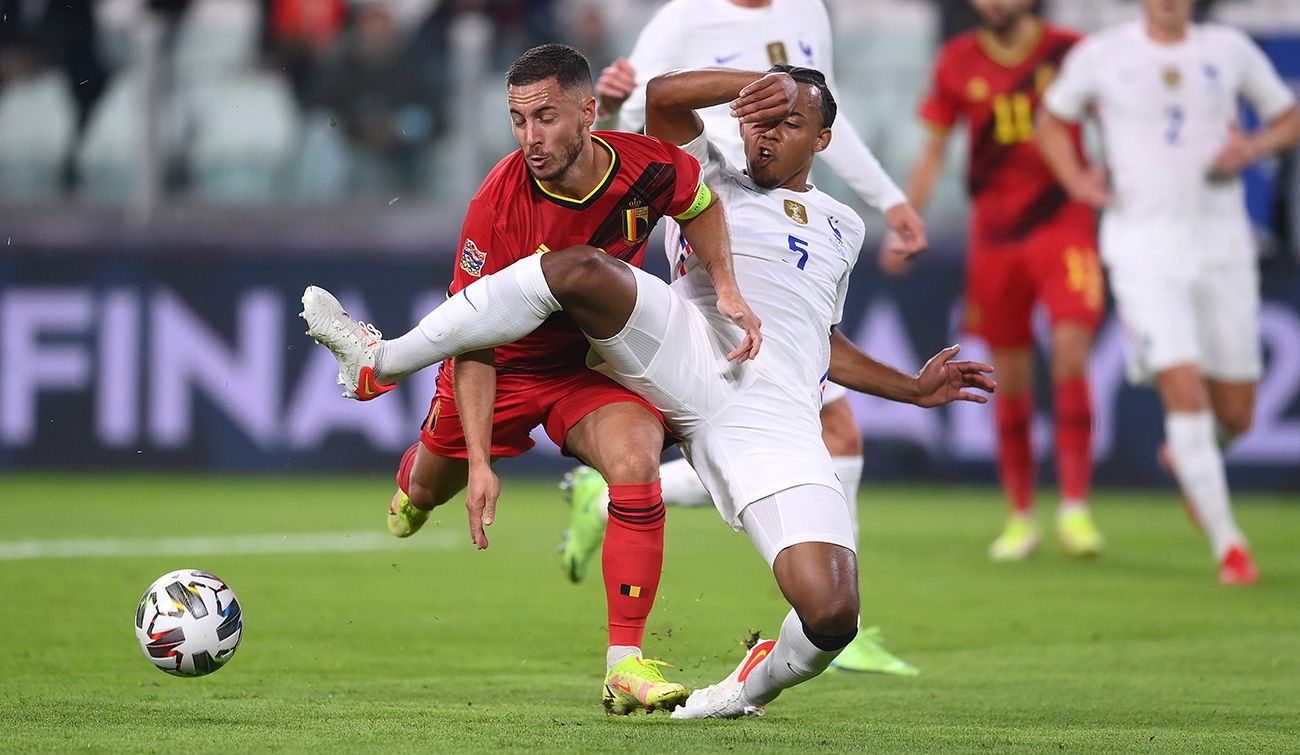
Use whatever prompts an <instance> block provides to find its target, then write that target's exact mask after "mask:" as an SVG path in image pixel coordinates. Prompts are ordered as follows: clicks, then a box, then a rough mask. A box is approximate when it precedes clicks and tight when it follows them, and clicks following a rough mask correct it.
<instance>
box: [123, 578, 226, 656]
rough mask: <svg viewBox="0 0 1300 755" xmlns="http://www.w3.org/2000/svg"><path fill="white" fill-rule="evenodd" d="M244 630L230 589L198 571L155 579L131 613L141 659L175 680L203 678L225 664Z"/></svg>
mask: <svg viewBox="0 0 1300 755" xmlns="http://www.w3.org/2000/svg"><path fill="white" fill-rule="evenodd" d="M243 631H244V615H243V611H242V610H241V609H240V607H239V601H238V600H236V599H235V593H234V591H233V590H231V589H230V586H229V585H227V584H226V583H225V582H223V581H221V580H220V579H219V578H217V577H216V576H215V575H212V574H209V573H207V572H205V571H198V570H196V569H181V570H180V571H174V572H170V573H168V574H164V575H163V576H161V577H159V578H158V579H157V580H155V581H154V583H153V584H152V585H149V589H148V590H145V591H144V597H142V598H140V605H139V607H138V608H136V609H135V636H136V638H137V639H139V640H140V649H141V650H142V651H144V657H145V658H148V659H149V662H150V663H152V664H153V665H155V666H157V667H158V668H160V669H162V670H163V671H166V672H167V673H169V674H174V675H176V676H204V675H205V674H211V673H212V672H213V671H216V670H217V669H219V668H221V667H222V666H224V665H226V663H227V662H228V661H229V660H230V658H231V656H233V655H234V654H235V649H236V648H238V647H239V637H240V635H242V634H243Z"/></svg>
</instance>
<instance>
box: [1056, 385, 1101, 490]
mask: <svg viewBox="0 0 1300 755" xmlns="http://www.w3.org/2000/svg"><path fill="white" fill-rule="evenodd" d="M1056 473H1057V476H1058V477H1060V481H1061V497H1062V498H1063V499H1065V500H1067V501H1085V500H1087V498H1088V489H1089V487H1090V484H1091V482H1092V401H1091V399H1090V398H1089V397H1088V380H1087V378H1075V379H1073V380H1066V381H1063V382H1060V383H1057V384H1056Z"/></svg>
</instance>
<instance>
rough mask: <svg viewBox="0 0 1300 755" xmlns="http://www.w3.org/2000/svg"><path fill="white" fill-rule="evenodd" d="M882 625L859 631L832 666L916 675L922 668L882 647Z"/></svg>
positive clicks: (899, 674)
mask: <svg viewBox="0 0 1300 755" xmlns="http://www.w3.org/2000/svg"><path fill="white" fill-rule="evenodd" d="M883 642H884V640H883V639H881V637H880V627H868V628H867V629H863V630H861V631H860V632H858V636H857V637H855V638H853V642H850V643H849V645H848V647H846V648H844V650H843V652H841V653H840V654H839V655H838V656H836V657H835V660H833V661H831V666H832V667H834V668H837V669H840V670H841V671H863V672H870V673H874V674H892V675H894V676H916V675H918V674H920V673H921V670H920V669H918V668H917V667H916V666H913V665H912V664H910V663H908V662H907V661H905V660H903V659H902V658H899V657H898V656H896V655H894V654H892V653H890V652H889V651H888V650H885V648H884V647H882V643H883Z"/></svg>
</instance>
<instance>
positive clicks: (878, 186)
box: [808, 2, 907, 212]
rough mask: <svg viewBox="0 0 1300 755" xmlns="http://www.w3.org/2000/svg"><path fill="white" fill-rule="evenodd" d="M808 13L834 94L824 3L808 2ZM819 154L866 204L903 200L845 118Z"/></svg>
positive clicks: (882, 204)
mask: <svg viewBox="0 0 1300 755" xmlns="http://www.w3.org/2000/svg"><path fill="white" fill-rule="evenodd" d="M808 17H809V19H810V21H811V23H810V24H809V26H810V28H811V34H812V35H813V36H814V39H815V41H814V43H813V44H814V46H815V48H816V49H819V50H826V51H827V54H826V55H825V60H824V62H823V64H822V68H821V72H822V73H823V74H825V75H826V85H827V86H829V87H830V90H831V94H832V95H836V96H838V95H839V94H840V90H839V87H838V86H836V84H835V71H834V63H833V61H834V55H833V54H831V50H832V47H831V19H830V16H829V15H827V13H826V6H825V5H823V4H822V3H821V2H813V3H809V8H808ZM821 158H822V159H823V160H825V161H826V164H827V165H829V166H830V168H831V170H833V171H835V175H837V176H839V177H840V178H841V179H843V180H844V182H845V183H847V184H848V185H849V188H851V189H853V191H854V193H856V194H857V195H858V196H859V197H862V201H863V202H866V203H867V205H869V206H871V207H874V208H876V209H877V210H880V211H881V212H884V211H885V210H888V209H890V208H891V207H894V206H895V205H900V204H903V203H904V202H906V201H907V195H905V194H904V193H903V190H902V189H900V188H899V187H898V184H896V183H894V179H893V178H890V176H889V174H888V173H886V172H885V169H884V168H883V167H881V165H880V161H879V160H877V159H876V156H875V155H873V154H872V153H871V149H870V148H869V147H867V145H866V144H865V143H864V142H863V141H862V137H861V136H859V135H858V131H857V129H855V128H853V124H852V123H850V122H849V121H848V119H846V118H837V119H836V123H835V125H834V126H832V127H831V143H830V144H829V145H828V146H827V147H826V149H825V150H823V151H822V153H821Z"/></svg>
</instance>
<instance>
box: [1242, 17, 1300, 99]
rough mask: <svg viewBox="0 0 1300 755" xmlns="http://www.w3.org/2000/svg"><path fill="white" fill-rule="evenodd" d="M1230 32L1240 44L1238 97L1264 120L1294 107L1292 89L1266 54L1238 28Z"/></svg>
mask: <svg viewBox="0 0 1300 755" xmlns="http://www.w3.org/2000/svg"><path fill="white" fill-rule="evenodd" d="M1231 33H1232V35H1233V37H1234V38H1235V40H1236V41H1237V43H1238V45H1239V46H1240V50H1239V52H1238V54H1239V55H1240V56H1241V69H1242V79H1241V96H1242V97H1243V98H1245V100H1246V101H1247V102H1249V103H1250V104H1251V106H1252V107H1254V108H1255V110H1256V111H1257V112H1258V113H1259V115H1260V117H1262V118H1263V119H1264V120H1266V121H1271V120H1273V119H1274V118H1278V117H1280V116H1281V115H1283V114H1284V113H1286V111H1288V110H1290V109H1291V108H1292V107H1294V106H1295V103H1296V98H1295V92H1293V91H1291V87H1289V86H1287V85H1286V82H1285V81H1283V80H1282V77H1281V76H1278V73H1277V69H1276V68H1274V67H1273V64H1272V62H1270V61H1269V59H1268V56H1266V55H1265V54H1264V51H1263V50H1261V49H1259V46H1258V45H1256V44H1255V42H1254V41H1253V40H1252V39H1251V38H1250V37H1248V36H1246V35H1245V34H1243V33H1242V32H1241V31H1239V30H1237V29H1232V30H1231Z"/></svg>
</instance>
